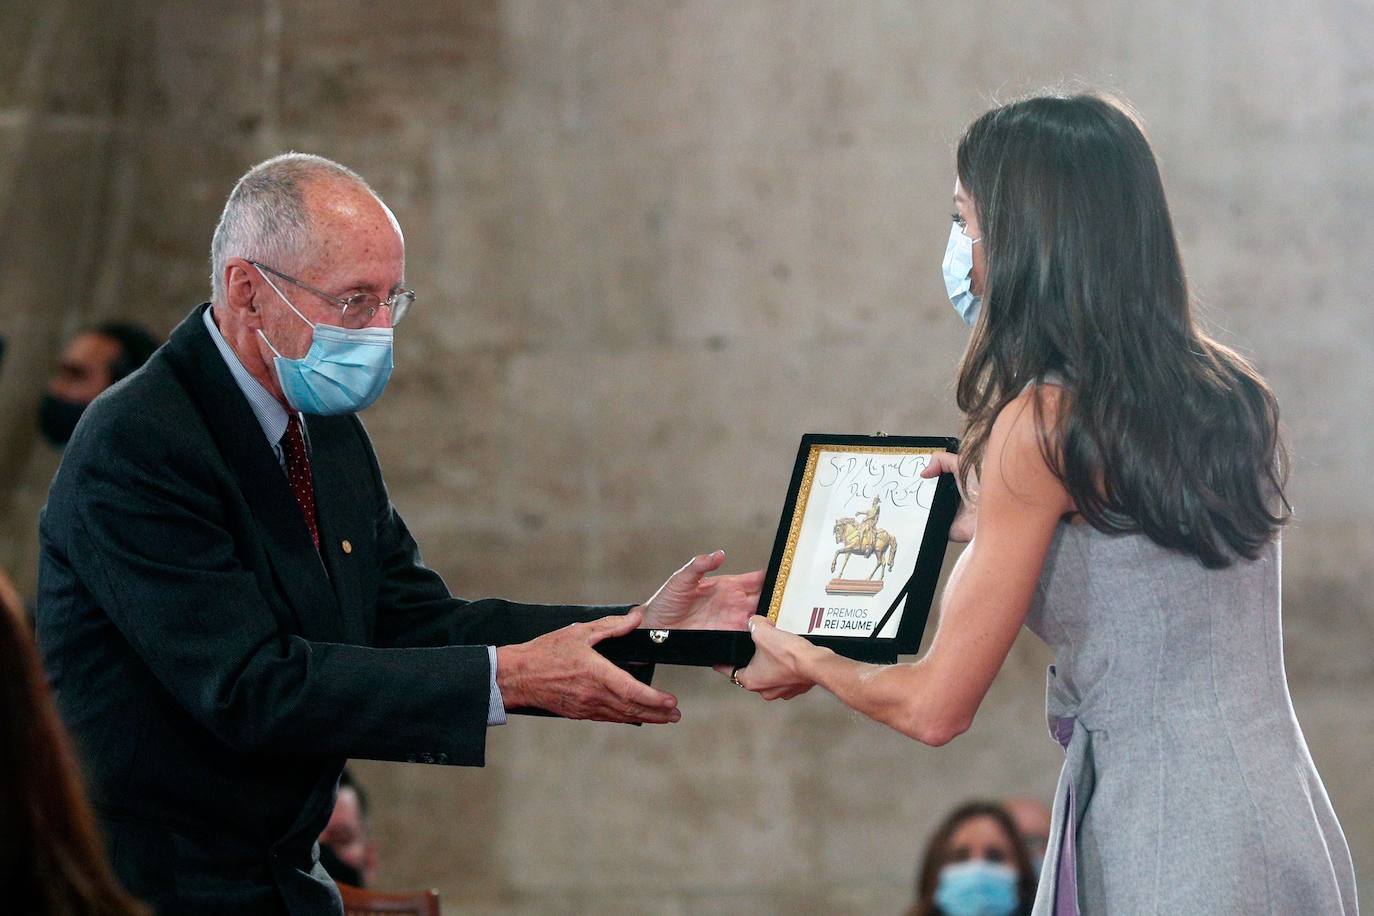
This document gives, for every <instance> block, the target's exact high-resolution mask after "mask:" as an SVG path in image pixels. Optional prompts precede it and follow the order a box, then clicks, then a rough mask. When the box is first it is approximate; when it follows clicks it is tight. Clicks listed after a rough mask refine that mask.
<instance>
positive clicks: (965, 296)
mask: <svg viewBox="0 0 1374 916" xmlns="http://www.w3.org/2000/svg"><path fill="white" fill-rule="evenodd" d="M981 241H982V239H971V238H969V237H968V235H967V234H966V233H965V232H964V227H963V226H960V225H959V224H958V223H955V224H954V225H952V226H950V227H949V243H948V244H947V245H945V259H944V261H943V262H942V263H941V265H940V268H941V270H942V272H943V273H944V275H945V292H946V293H948V294H949V302H950V304H951V305H953V306H954V310H955V311H956V312H958V313H959V317H960V318H962V319H964V324H966V325H969V326H970V327H972V326H973V323H974V322H975V321H977V320H978V312H979V310H980V309H981V308H982V305H983V301H982V300H981V299H980V298H978V297H977V296H975V295H974V294H973V246H974V245H975V244H977V243H978V242H981Z"/></svg>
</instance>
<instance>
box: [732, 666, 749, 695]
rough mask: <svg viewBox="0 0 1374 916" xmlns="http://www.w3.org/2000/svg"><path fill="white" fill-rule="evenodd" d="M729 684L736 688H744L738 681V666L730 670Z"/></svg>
mask: <svg viewBox="0 0 1374 916" xmlns="http://www.w3.org/2000/svg"><path fill="white" fill-rule="evenodd" d="M730 683H732V684H734V685H735V686H736V687H744V685H743V684H741V683H740V679H739V665H736V666H735V667H733V668H731V669H730ZM745 689H746V690H748V689H749V688H747V687H745Z"/></svg>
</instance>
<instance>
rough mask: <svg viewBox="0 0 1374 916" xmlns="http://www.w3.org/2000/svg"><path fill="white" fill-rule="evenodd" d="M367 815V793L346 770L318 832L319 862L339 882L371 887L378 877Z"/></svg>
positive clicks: (374, 843) (370, 827) (375, 853)
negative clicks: (323, 824)
mask: <svg viewBox="0 0 1374 916" xmlns="http://www.w3.org/2000/svg"><path fill="white" fill-rule="evenodd" d="M369 814H370V813H369V811H368V804H367V793H366V792H365V791H363V787H362V786H360V785H358V781H357V780H356V779H355V778H354V776H353V773H352V772H351V771H349V770H347V769H345V770H344V771H343V775H341V776H340V777H339V794H338V795H337V796H336V797H335V798H334V813H333V814H331V815H330V816H329V823H328V824H326V825H325V827H324V832H323V833H321V834H320V864H321V865H323V866H324V870H325V871H327V872H329V877H331V878H333V879H334V880H335V881H336V882H337V883H339V884H351V885H353V886H354V887H371V886H372V882H373V881H374V880H375V879H376V877H377V841H376V840H375V839H374V838H373V836H372V821H371V819H370V816H369Z"/></svg>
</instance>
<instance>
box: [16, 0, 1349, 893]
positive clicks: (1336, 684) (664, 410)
mask: <svg viewBox="0 0 1374 916" xmlns="http://www.w3.org/2000/svg"><path fill="white" fill-rule="evenodd" d="M0 34H4V35H6V36H7V37H8V38H9V39H10V40H9V41H8V42H7V44H8V45H9V46H10V47H11V48H12V49H13V50H14V53H12V54H10V55H6V56H5V57H4V58H0V299H2V300H3V303H4V307H3V308H0V333H3V334H4V335H6V336H7V337H8V338H9V341H10V352H9V354H8V356H7V359H6V364H5V366H4V368H3V377H2V378H0V381H2V382H3V384H2V385H0V429H3V431H4V435H3V438H0V481H3V483H0V564H3V565H4V566H6V567H8V568H10V569H11V570H12V571H13V573H14V575H15V577H16V579H17V580H18V581H19V582H20V585H21V587H23V588H24V589H25V590H26V591H31V590H32V580H33V572H32V566H33V562H34V549H33V539H34V534H33V529H34V518H35V516H36V513H37V509H38V506H39V505H41V502H42V495H43V491H44V489H45V487H46V482H47V479H48V478H49V476H50V475H51V473H52V470H53V468H54V467H55V464H56V456H55V455H53V454H52V453H51V452H50V451H49V450H48V449H47V448H46V447H45V446H43V445H42V444H40V443H38V442H37V441H36V439H35V437H34V435H33V433H32V429H33V420H32V415H33V409H34V405H35V403H36V399H37V395H38V392H39V389H40V388H41V385H42V381H43V378H44V376H45V374H46V372H47V371H48V368H49V366H50V365H51V361H52V359H53V358H54V354H55V353H56V351H57V348H58V345H59V343H60V341H61V340H62V339H63V338H64V337H65V336H66V335H67V334H69V333H70V332H72V331H74V330H75V329H76V328H78V327H80V326H82V325H84V324H86V323H88V322H90V321H92V320H96V319H101V318H108V317H138V318H141V319H143V320H145V321H146V322H148V323H150V324H152V325H153V326H155V327H156V328H157V329H158V330H160V331H166V330H168V329H170V327H171V326H172V325H173V324H174V323H175V322H176V321H177V320H179V319H180V318H181V317H183V316H184V315H185V314H186V312H187V311H188V310H189V309H190V307H191V306H192V305H193V304H194V303H196V302H199V301H201V300H202V299H203V298H205V297H206V296H207V292H206V290H207V283H206V276H207V272H208V266H207V255H206V252H207V250H208V245H209V237H210V232H211V230H212V228H213V225H214V221H215V219H216V217H217V215H218V212H219V208H220V206H221V205H222V201H223V198H224V196H225V195H226V194H227V192H228V190H229V188H230V186H231V185H232V182H233V181H234V179H235V178H236V177H237V176H238V175H239V174H240V173H242V172H243V171H244V170H245V169H246V168H247V167H248V166H249V165H250V164H252V163H253V162H255V161H257V160H259V159H261V158H264V157H266V156H268V155H270V154H272V153H274V152H277V151H280V150H284V149H288V148H293V149H299V150H308V151H313V152H318V153H321V154H324V155H327V156H331V157H333V158H336V159H339V160H341V161H343V162H345V163H348V164H350V165H352V166H354V167H355V168H357V169H359V170H360V171H362V172H363V174H365V175H366V176H368V177H369V179H370V180H371V181H372V182H373V183H374V185H375V186H376V187H377V189H378V190H379V191H380V192H381V193H382V195H383V196H384V197H385V198H386V199H387V200H388V201H389V202H390V204H391V205H392V207H393V208H394V209H395V211H396V213H397V215H398V216H399V218H400V220H401V222H402V225H403V226H404V227H405V229H406V232H407V238H408V242H409V265H408V266H409V280H410V282H411V284H412V285H413V286H414V287H415V288H416V289H417V290H419V291H420V292H421V295H422V297H423V302H422V304H421V305H420V306H417V309H416V311H415V313H414V317H413V318H411V319H410V321H409V322H408V323H407V324H406V325H404V326H403V328H402V331H401V333H400V334H399V337H398V344H397V346H398V353H397V363H398V369H397V374H396V377H395V379H394V381H393V382H392V385H391V387H390V388H389V390H388V392H387V394H386V396H385V397H384V398H383V399H382V401H381V402H380V403H379V404H378V406H377V407H376V408H374V409H373V410H372V411H371V412H369V414H368V415H367V422H368V425H369V427H370V429H371V431H372V433H373V436H374V439H375V440H376V442H377V445H378V448H379V451H380V452H381V456H382V461H383V466H384V468H385V469H386V471H387V474H388V480H389V483H390V486H391V488H392V492H393V496H394V498H395V500H396V502H397V503H398V504H399V506H400V507H401V509H402V511H403V512H404V513H405V514H406V516H407V518H408V521H409V523H410V525H411V527H412V528H413V529H414V530H415V531H416V532H417V536H418V538H419V540H420V542H421V543H422V544H423V545H424V546H425V549H426V555H427V558H428V560H429V561H430V563H431V564H432V565H434V566H436V567H437V568H438V569H440V570H441V571H442V572H444V574H445V575H446V576H447V577H448V579H449V582H450V584H451V586H452V587H453V588H454V589H455V591H457V592H458V593H459V594H463V595H467V596H472V597H477V596H479V595H482V594H502V595H507V596H511V597H518V598H523V599H528V600H539V599H547V600H587V601H598V600H625V601H629V600H635V599H642V598H643V597H647V595H648V594H649V593H650V592H651V591H652V590H653V589H654V588H655V587H656V586H657V584H658V583H659V582H660V581H661V579H662V578H663V577H664V576H665V575H666V574H667V573H668V572H669V571H670V569H672V568H674V567H675V566H676V565H678V564H679V563H680V562H682V561H683V560H685V559H686V558H687V557H688V556H689V555H690V554H691V553H693V552H695V551H699V550H705V549H710V548H714V547H716V546H724V547H726V548H727V549H728V550H729V553H730V566H731V568H733V569H735V570H743V569H746V568H752V567H755V566H759V565H762V564H763V563H764V562H766V559H767V553H768V550H769V547H770V545H771V540H772V534H773V528H774V526H775V524H776V519H777V513H778V510H779V507H780V504H781V500H782V496H783V494H784V489H785V486H786V480H787V475H788V473H789V471H790V467H791V459H792V455H793V452H794V449H795V446H796V441H797V439H798V437H799V436H800V434H801V433H803V432H806V431H812V430H859V431H864V430H875V429H885V430H888V431H892V432H899V431H900V432H912V433H948V432H954V431H957V425H958V416H957V413H956V411H955V409H954V406H953V396H952V389H951V380H952V378H953V371H954V367H955V364H956V362H957V360H958V357H959V353H960V350H961V346H962V343H963V339H964V334H963V331H962V327H961V325H960V324H959V322H958V321H957V319H955V317H954V316H953V314H952V313H951V311H950V309H949V307H948V305H947V304H946V303H945V301H944V298H943V290H942V288H941V284H940V280H939V273H938V262H939V259H940V255H941V254H942V252H943V248H944V242H945V237H946V234H947V231H948V230H947V228H946V225H947V216H946V214H947V212H948V209H949V203H948V200H949V190H950V185H951V183H952V144H953V142H954V141H955V140H956V139H957V137H958V134H959V132H960V130H961V129H962V127H963V126H964V124H966V123H967V121H968V120H970V119H971V118H972V117H973V116H975V115H976V114H977V113H979V112H980V111H981V110H983V109H984V108H986V107H988V106H989V105H990V104H992V103H993V102H994V101H996V100H998V99H1005V98H1009V97H1012V96H1015V95H1017V94H1020V93H1022V92H1025V91H1029V90H1033V89H1036V88H1038V87H1041V86H1044V85H1049V84H1064V83H1066V82H1072V81H1076V80H1077V81H1082V82H1084V83H1087V84H1090V85H1095V86H1100V87H1104V88H1108V89H1113V90H1116V91H1118V92H1120V93H1122V94H1123V95H1124V96H1125V97H1127V98H1128V99H1130V100H1131V101H1132V102H1133V103H1134V104H1135V105H1136V106H1137V107H1138V108H1139V109H1140V110H1141V111H1142V112H1143V113H1144V115H1145V117H1146V120H1147V122H1148V125H1149V129H1150V132H1151V135H1152V139H1153V141H1154V143H1155V145H1156V150H1157V153H1158V155H1159V157H1160V160H1161V163H1162V166H1163V170H1164V175H1165V181H1166V185H1167V187H1168V190H1169V192H1170V196H1171V203H1172V206H1173V211H1174V216H1175V219H1176V221H1177V225H1178V229H1179V233H1180V236H1181V240H1182V244H1183V247H1184V251H1185V257H1186V259H1187V264H1188V267H1189V269H1190V276H1191V278H1192V281H1193V284H1194V287H1195V289H1196V291H1197V293H1198V295H1199V297H1200V299H1201V301H1202V304H1203V306H1202V307H1203V311H1204V314H1205V315H1206V317H1207V319H1208V321H1209V322H1210V324H1211V325H1212V327H1213V328H1214V330H1215V331H1216V332H1217V333H1218V334H1219V335H1220V337H1221V338H1222V339H1223V340H1225V341H1227V342H1230V343H1232V344H1234V345H1236V346H1238V347H1239V348H1241V349H1242V350H1243V351H1244V352H1246V353H1248V354H1250V355H1251V356H1252V357H1253V358H1254V359H1255V360H1256V362H1257V363H1258V364H1259V366H1260V367H1261V369H1262V371H1264V372H1265V373H1266V374H1267V376H1268V377H1269V379H1270V380H1271V381H1272V383H1273V384H1274V386H1275V387H1276V388H1277V390H1278V393H1279V396H1280V399H1281V401H1282V403H1283V405H1284V409H1285V412H1286V417H1287V424H1288V428H1289V434H1290V437H1291V441H1292V445H1293V450H1294V453H1295V456H1296V460H1295V465H1294V471H1293V481H1292V497H1293V500H1294V503H1295V504H1296V506H1297V509H1298V519H1297V522H1296V523H1295V524H1294V526H1293V527H1292V529H1291V530H1290V532H1289V533H1288V535H1287V536H1286V540H1285V545H1284V546H1285V553H1286V554H1287V556H1286V561H1287V562H1286V581H1285V590H1284V597H1285V610H1286V635H1287V645H1286V652H1287V659H1288V666H1289V675H1290V680H1291V684H1292V690H1293V696H1294V702H1295V704H1296V706H1297V709H1298V713H1299V716H1300V719H1301V721H1302V722H1303V725H1304V728H1305V730H1306V733H1307V736H1308V739H1309V742H1310V744H1311V748H1312V753H1313V756H1314V757H1315V759H1316V762H1317V765H1318V767H1319V768H1320V770H1321V772H1322V774H1323V776H1324V778H1325V780H1326V785H1327V787H1328V790H1329V791H1330V794H1331V796H1332V798H1333V801H1334V803H1335V805H1336V809H1337V811H1338V813H1339V814H1340V816H1341V818H1342V820H1343V822H1344V826H1345V828H1346V831H1347V833H1348V836H1349V839H1350V842H1351V845H1352V848H1353V850H1354V855H1355V859H1356V865H1357V869H1358V871H1359V873H1360V875H1361V878H1362V880H1363V882H1364V884H1365V886H1366V888H1367V887H1368V886H1369V885H1370V883H1371V882H1374V776H1371V773H1374V767H1371V764H1374V704H1371V703H1370V697H1371V690H1374V652H1371V650H1372V649H1374V638H1372V637H1371V633H1374V599H1371V597H1370V596H1371V594H1374V521H1371V518H1372V517H1374V497H1372V496H1371V494H1370V490H1369V489H1368V488H1367V487H1366V486H1365V485H1364V483H1365V469H1366V468H1367V467H1369V466H1370V464H1371V459H1374V433H1371V431H1370V425H1371V424H1370V419H1371V416H1370V411H1369V408H1368V406H1367V403H1368V396H1369V393H1370V392H1371V391H1374V352H1372V351H1374V310H1372V309H1371V308H1370V305H1371V303H1370V292H1369V290H1370V289H1371V288H1374V267H1371V264H1372V263H1374V262H1371V261H1370V260H1369V259H1368V257H1367V254H1366V253H1367V252H1368V251H1369V250H1371V249H1372V248H1374V222H1372V221H1371V218H1370V217H1371V213H1374V210H1371V207H1372V206H1374V153H1371V149H1374V146H1371V143H1372V142H1374V69H1371V67H1370V65H1369V62H1368V61H1369V58H1368V47H1369V45H1370V40H1371V38H1374V8H1371V7H1370V6H1369V5H1368V4H1351V3H1345V2H1339V0H1314V2H1309V3H1304V4H1283V3H1274V2H1258V3H1253V2H1252V3H1240V2H1235V0H1227V2H1221V3H1216V4H1204V5H1196V4H1192V5H1181V4H1172V3H1165V2H1161V0H1133V2H1123V0H1109V2H1087V0H1064V2H1059V3H1054V4H1023V3H1019V2H1008V0H999V2H986V3H976V4H945V3H935V2H924V0H923V2H838V0H835V2H823V0H814V2H790V3H789V2H769V0H738V2H705V0H701V2H696V0H679V2H628V0H626V2H591V0H575V2H574V0H569V2H554V0H469V2H451V0H416V2H402V3H386V4H383V3H378V2H373V0H255V2H247V0H234V2H223V0H221V2H207V0H177V2H154V0H118V2H95V0H86V2H77V0H9V2H7V3H5V4H4V5H3V6H0ZM1047 660H1048V659H1047V655H1046V653H1045V651H1044V649H1043V648H1042V647H1041V646H1039V645H1037V644H1035V642H1034V640H1033V639H1032V638H1029V637H1027V638H1025V639H1023V640H1022V641H1021V642H1020V643H1018V645H1017V647H1016V649H1015V650H1014V652H1013V654H1012V656H1011V658H1010V659H1009V661H1008V663H1007V666H1006V669H1005V670H1004V672H1003V674H1002V676H1001V677H1000V678H999V680H998V682H997V684H996V685H995V686H994V688H993V690H992V693H991V694H990V695H989V697H988V700H987V702H986V703H985V705H984V708H983V710H982V712H981V713H980V715H979V718H978V721H977V723H976V724H975V725H974V727H973V729H972V731H971V732H970V733H969V734H967V735H966V736H964V737H962V738H960V739H959V740H958V741H956V742H955V743H954V744H953V745H951V746H949V747H946V748H943V749H939V750H930V749H925V748H922V747H919V746H917V745H915V744H914V743H912V742H909V741H907V740H906V739H903V738H901V737H900V736H898V735H896V734H894V733H889V732H887V731H885V730H883V729H882V728H880V727H879V726H876V725H873V724H870V723H868V722H866V721H862V720H860V719H858V718H857V717H856V716H854V715H852V714H850V713H848V712H846V711H845V710H844V709H843V708H842V707H840V706H839V704H837V703H836V702H834V701H831V700H829V699H827V698H824V697H820V696H814V697H812V696H808V697H804V698H802V699H799V700H796V701H793V702H792V703H790V704H786V705H782V706H779V705H768V706H765V705H764V704H762V703H759V702H757V701H755V700H754V699H753V698H752V697H749V696H746V695H744V694H743V693H742V692H739V691H736V690H734V689H733V688H730V687H729V685H728V684H726V683H725V682H724V681H723V680H722V679H720V678H718V677H717V676H715V675H713V674H710V673H708V672H700V671H693V670H687V669H669V670H665V671H663V672H662V674H661V676H660V683H661V684H663V685H664V686H666V687H667V688H668V689H671V690H674V691H676V692H678V693H679V695H680V696H681V698H682V704H683V707H684V714H685V718H684V720H683V722H682V723H681V724H680V725H678V726H676V727H673V728H668V729H631V728H625V727H615V726H609V725H589V724H584V723H569V722H560V721H545V720H530V721H524V720H517V721H514V722H513V723H512V724H511V725H509V726H507V727H505V728H502V729H498V730H496V731H494V733H493V734H492V737H491V742H490V748H489V759H490V761H491V765H489V766H488V767H487V768H486V769H485V770H480V771H479V770H459V769H453V768H441V767H421V766H396V765H381V764H369V763H363V764H360V765H359V766H358V770H359V774H360V777H361V778H362V779H363V780H364V781H365V783H366V784H367V785H368V787H369V788H370V789H371V791H372V794H373V797H374V801H375V806H376V808H377V811H376V815H375V818H376V827H377V832H378V835H379V838H380V840H381V843H382V846H383V853H382V855H383V862H382V873H381V884H382V885H384V886H390V887H410V886H423V885H433V886H436V887H438V888H439V889H440V890H441V891H442V892H443V895H444V898H445V900H446V902H447V906H446V909H447V911H448V912H460V911H461V912H482V913H492V914H508V913H536V912H538V913H545V912H582V911H597V912H610V913H621V912H623V913H631V912H635V913H638V912H655V913H682V914H686V913H697V912H708V911H716V910H720V909H726V908H729V909H734V910H748V911H754V912H797V911H808V912H811V911H814V912H897V911H899V910H900V909H901V908H902V907H903V905H904V904H905V902H906V901H907V900H908V898H909V894H910V885H911V882H912V875H913V872H914V868H915V862H916V859H917V857H918V855H919V854H920V851H921V849H922V847H923V842H924V839H925V837H926V835H927V834H928V832H929V831H930V830H931V829H932V828H933V826H934V824H935V822H936V821H937V820H938V819H939V817H941V816H942V815H943V813H944V812H945V811H946V810H947V809H948V808H949V807H950V806H951V805H952V804H954V803H956V802H957V801H959V800H961V799H963V798H965V797H968V796H997V795H1002V794H1006V793H1012V792H1016V793H1032V794H1040V795H1048V794H1049V792H1050V791H1051V790H1052V787H1053V782H1054V779H1055V775H1056V772H1057V769H1058V765H1059V752H1058V749H1057V747H1056V746H1055V745H1054V744H1053V743H1052V742H1051V741H1050V740H1049V738H1048V737H1047V736H1046V734H1045V732H1044V726H1043V715H1042V694H1043V666H1044V664H1045V663H1046V661H1047ZM1366 900H1367V901H1368V891H1367V890H1366Z"/></svg>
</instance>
